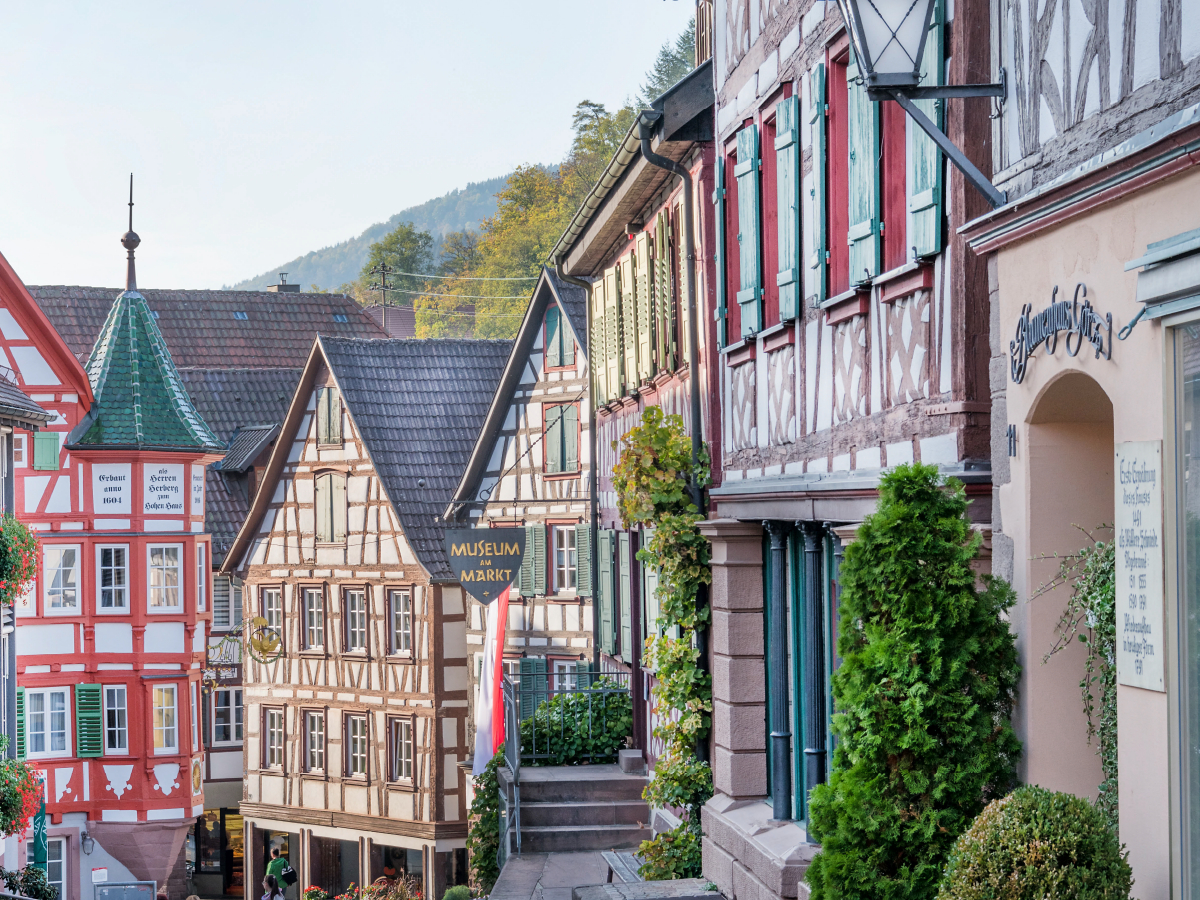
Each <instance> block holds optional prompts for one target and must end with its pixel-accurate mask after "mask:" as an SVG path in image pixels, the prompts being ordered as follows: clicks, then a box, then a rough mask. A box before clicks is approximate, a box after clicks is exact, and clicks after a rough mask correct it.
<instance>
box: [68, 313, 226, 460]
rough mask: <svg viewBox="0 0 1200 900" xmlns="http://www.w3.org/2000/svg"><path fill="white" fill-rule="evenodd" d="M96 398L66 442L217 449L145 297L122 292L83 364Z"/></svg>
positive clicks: (84, 444)
mask: <svg viewBox="0 0 1200 900" xmlns="http://www.w3.org/2000/svg"><path fill="white" fill-rule="evenodd" d="M85 368H86V370H87V375H88V381H90V382H91V385H92V393H93V394H94V395H95V402H94V403H93V404H92V408H91V410H89V412H88V414H87V416H86V417H85V418H84V419H83V420H82V421H81V422H80V423H79V424H78V425H76V426H75V428H74V429H73V430H72V431H71V434H70V436H69V438H68V443H69V444H72V445H74V446H80V447H101V446H103V447H137V448H139V449H140V448H145V447H160V448H164V449H166V448H169V449H186V450H196V451H201V452H210V453H211V452H219V451H221V450H224V449H225V447H224V443H223V442H221V441H219V440H217V436H216V435H214V434H213V433H212V431H211V430H210V429H209V427H208V425H207V424H206V423H205V422H204V419H203V418H201V416H200V414H199V413H198V412H197V411H196V407H195V406H194V405H193V404H192V400H191V397H189V396H188V393H187V390H186V389H185V388H184V385H183V379H182V378H180V376H179V372H178V371H176V369H175V363H174V362H173V361H172V359H171V354H170V352H169V351H168V350H167V345H166V342H165V341H164V340H163V337H162V334H161V333H160V332H159V330H158V326H157V325H156V324H155V321H154V316H153V315H152V314H151V312H150V309H149V307H148V306H147V305H146V300H145V298H144V297H142V295H141V294H139V293H138V292H137V291H133V290H130V291H123V292H122V293H121V294H120V296H118V297H117V299H116V300H115V301H113V304H112V308H111V310H110V311H109V314H108V318H107V320H106V321H105V322H104V325H103V327H102V328H101V330H100V336H99V338H97V340H96V344H95V346H94V347H93V349H92V354H91V356H90V357H89V359H88V362H87V365H86V366H85Z"/></svg>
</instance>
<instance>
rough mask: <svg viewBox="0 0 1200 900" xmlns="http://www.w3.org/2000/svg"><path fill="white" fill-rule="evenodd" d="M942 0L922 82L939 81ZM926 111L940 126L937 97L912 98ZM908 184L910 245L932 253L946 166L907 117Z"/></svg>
mask: <svg viewBox="0 0 1200 900" xmlns="http://www.w3.org/2000/svg"><path fill="white" fill-rule="evenodd" d="M942 29H943V26H942V10H941V4H940V3H938V4H935V5H934V8H933V21H932V22H931V23H930V26H929V35H928V36H927V37H926V39H925V56H924V58H923V59H922V60H921V84H922V85H939V84H941V83H942V80H943V79H942V69H943V65H944V63H943V58H942V51H943V49H944V47H943V40H944V37H943V33H942ZM913 102H914V103H915V104H916V105H917V107H918V108H919V109H921V110H922V111H923V112H924V113H925V115H927V116H929V118H930V119H932V120H933V121H934V123H935V124H936V125H937V127H938V128H943V127H944V123H943V119H944V118H945V116H944V115H943V109H944V108H945V104H944V103H943V102H942V101H940V100H914V101H913ZM907 126H908V128H907V130H908V153H907V154H906V155H907V159H908V164H907V176H908V178H907V184H908V214H909V218H908V233H907V238H908V239H907V241H906V243H907V244H908V246H909V247H914V248H916V255H917V256H933V255H934V254H936V253H938V252H939V251H940V250H941V249H942V192H943V189H944V186H943V182H942V178H943V172H944V170H945V166H944V165H943V161H942V154H941V151H940V150H939V149H938V146H937V144H935V143H934V142H933V139H932V138H930V137H929V135H927V134H926V133H925V132H924V131H922V130H921V128H919V127H918V126H917V125H916V123H914V122H912V121H909V122H908V123H907Z"/></svg>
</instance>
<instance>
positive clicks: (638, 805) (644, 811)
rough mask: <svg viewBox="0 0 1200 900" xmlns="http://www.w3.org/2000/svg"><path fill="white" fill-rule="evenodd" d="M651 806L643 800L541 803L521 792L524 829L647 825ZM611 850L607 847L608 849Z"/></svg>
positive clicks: (522, 824) (522, 825)
mask: <svg viewBox="0 0 1200 900" xmlns="http://www.w3.org/2000/svg"><path fill="white" fill-rule="evenodd" d="M649 822H650V807H649V805H647V803H646V802H645V801H644V800H599V801H593V800H586V801H577V802H569V803H568V802H561V803H556V802H550V803H547V802H540V801H530V800H526V799H525V792H524V789H522V791H521V827H522V828H525V827H526V826H528V827H531V828H536V827H539V826H543V825H545V826H550V825H646V824H648V823H649ZM605 849H606V850H607V849H608V848H607V847H606V848H605Z"/></svg>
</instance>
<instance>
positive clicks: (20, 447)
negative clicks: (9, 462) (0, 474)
mask: <svg viewBox="0 0 1200 900" xmlns="http://www.w3.org/2000/svg"><path fill="white" fill-rule="evenodd" d="M26 465H27V463H26V461H25V435H23V434H14V435H13V468H14V469H24V468H25V467H26Z"/></svg>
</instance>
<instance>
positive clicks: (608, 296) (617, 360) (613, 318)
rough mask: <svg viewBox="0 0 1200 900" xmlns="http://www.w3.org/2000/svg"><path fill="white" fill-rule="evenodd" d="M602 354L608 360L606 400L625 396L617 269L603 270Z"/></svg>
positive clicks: (614, 267)
mask: <svg viewBox="0 0 1200 900" xmlns="http://www.w3.org/2000/svg"><path fill="white" fill-rule="evenodd" d="M604 335H605V336H604V352H605V354H606V356H607V360H608V399H609V400H615V399H617V398H618V397H623V396H624V395H625V354H624V351H623V350H622V349H621V337H622V329H621V293H620V290H619V289H618V278H617V267H616V266H613V267H612V268H610V269H605V270H604Z"/></svg>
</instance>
